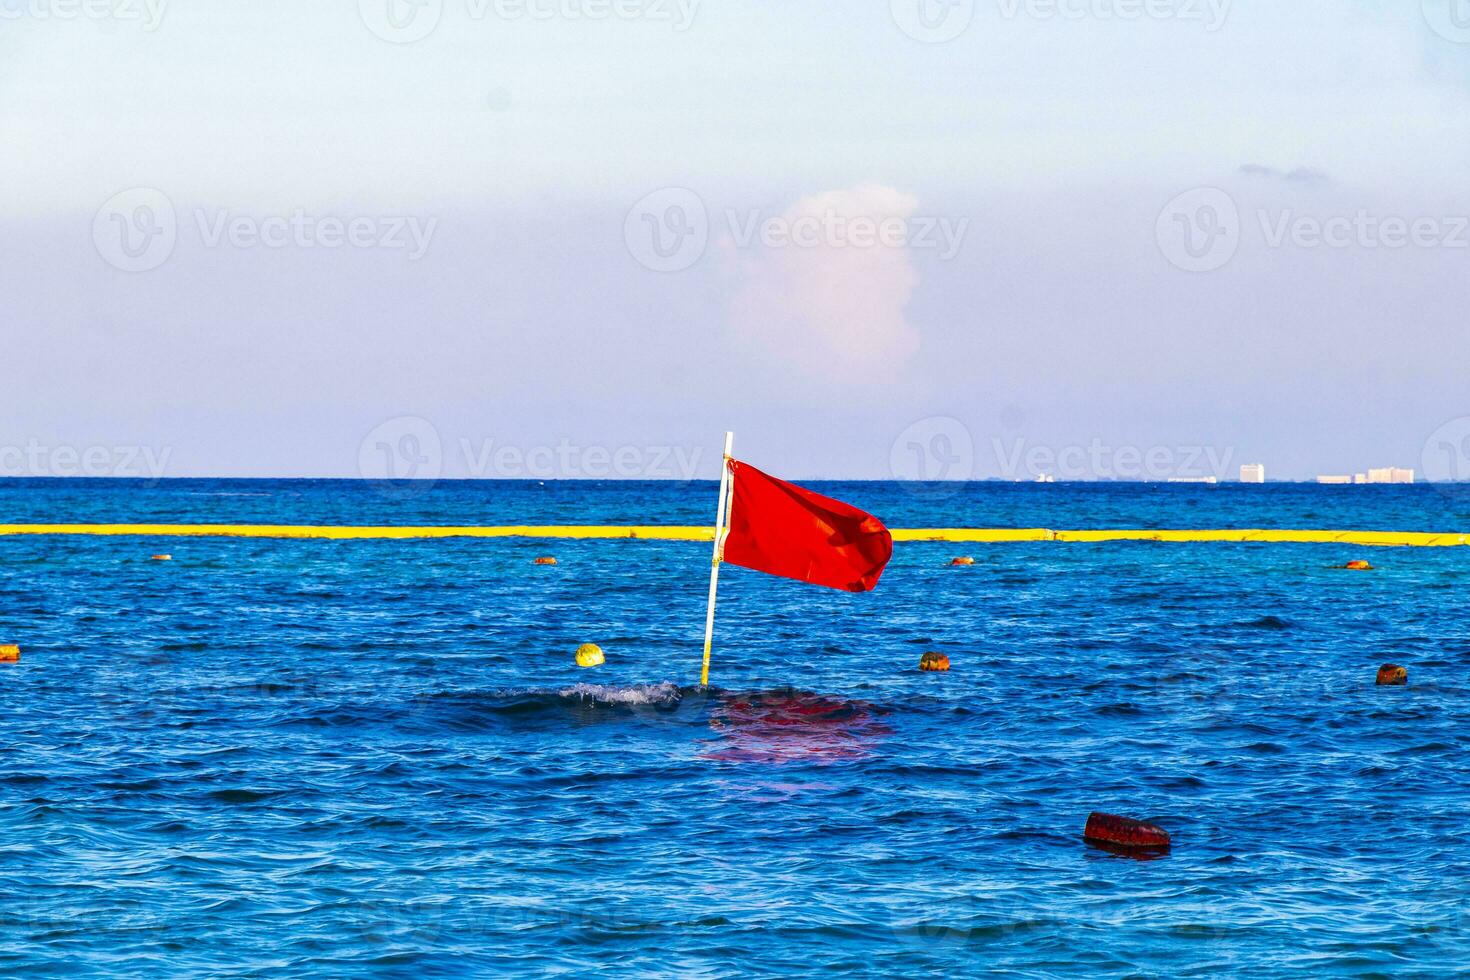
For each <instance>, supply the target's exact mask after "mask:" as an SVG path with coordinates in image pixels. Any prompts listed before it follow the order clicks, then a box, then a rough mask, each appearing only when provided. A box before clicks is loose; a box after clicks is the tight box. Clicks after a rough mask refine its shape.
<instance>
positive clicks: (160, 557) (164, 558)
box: [148, 555, 174, 561]
mask: <svg viewBox="0 0 1470 980" xmlns="http://www.w3.org/2000/svg"><path fill="white" fill-rule="evenodd" d="M148 560H149V561H173V560H174V556H173V555H154V556H152V557H151V558H150V559H148Z"/></svg>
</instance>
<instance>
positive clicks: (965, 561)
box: [949, 558, 975, 568]
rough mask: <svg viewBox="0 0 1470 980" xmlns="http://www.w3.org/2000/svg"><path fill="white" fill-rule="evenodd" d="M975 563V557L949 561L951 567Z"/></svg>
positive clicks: (965, 566)
mask: <svg viewBox="0 0 1470 980" xmlns="http://www.w3.org/2000/svg"><path fill="white" fill-rule="evenodd" d="M973 564H975V559H973V558H956V559H955V560H954V561H952V562H950V563H949V565H950V567H951V568H968V567H969V566H970V565H973Z"/></svg>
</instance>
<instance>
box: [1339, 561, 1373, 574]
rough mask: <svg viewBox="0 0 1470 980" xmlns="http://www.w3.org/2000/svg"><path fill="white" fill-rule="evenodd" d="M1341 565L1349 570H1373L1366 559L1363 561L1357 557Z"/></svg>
mask: <svg viewBox="0 0 1470 980" xmlns="http://www.w3.org/2000/svg"><path fill="white" fill-rule="evenodd" d="M1342 567H1343V568H1345V569H1347V570H1348V571H1350V572H1371V571H1373V566H1372V565H1370V564H1368V563H1367V562H1366V561H1364V560H1363V559H1361V558H1358V559H1356V560H1354V561H1350V562H1348V563H1347V564H1346V565H1344V566H1342Z"/></svg>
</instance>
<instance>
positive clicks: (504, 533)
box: [0, 524, 1470, 548]
mask: <svg viewBox="0 0 1470 980" xmlns="http://www.w3.org/2000/svg"><path fill="white" fill-rule="evenodd" d="M23 534H47V535H61V536H84V535H93V536H101V537H164V538H167V537H188V538H320V539H327V540H333V541H351V540H375V539H376V540H400V541H408V540H417V539H426V538H569V539H577V538H581V539H606V540H614V539H626V538H637V539H641V540H647V541H703V542H710V541H713V540H714V529H713V528H710V527H675V526H672V525H666V526H650V527H630V526H577V525H554V526H529V525H524V526H506V527H405V526H397V527H324V526H316V525H284V524H0V537H4V536H11V535H23ZM892 534H893V540H894V541H948V542H955V543H976V544H1012V543H1024V542H1033V541H1038V542H1039V541H1061V542H1069V543H1098V542H1106V541H1158V542H1169V543H1188V542H1245V543H1255V542H1261V543H1271V544H1343V545H1357V546H1364V547H1403V548H1411V547H1412V548H1431V547H1453V546H1463V545H1470V532H1447V533H1421V532H1414V531H1311V530H1306V531H1273V530H1266V529H1262V528H1240V529H1232V530H1160V531H1153V530H1093V531H1053V530H1051V529H1049V528H897V529H893V530H892Z"/></svg>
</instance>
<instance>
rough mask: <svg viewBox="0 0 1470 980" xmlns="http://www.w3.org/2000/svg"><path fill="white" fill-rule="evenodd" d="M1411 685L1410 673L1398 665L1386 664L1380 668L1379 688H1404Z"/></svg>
mask: <svg viewBox="0 0 1470 980" xmlns="http://www.w3.org/2000/svg"><path fill="white" fill-rule="evenodd" d="M1408 683H1409V671H1408V668H1406V667H1400V666H1399V665H1398V664H1384V665H1383V666H1382V667H1379V668H1378V686H1379V687H1403V686H1404V685H1405V684H1408Z"/></svg>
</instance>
